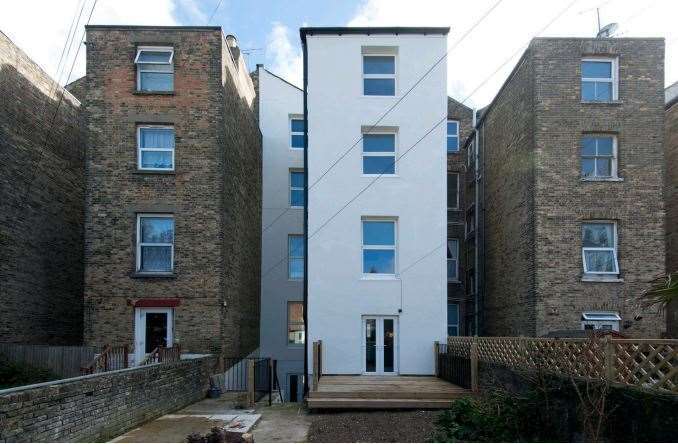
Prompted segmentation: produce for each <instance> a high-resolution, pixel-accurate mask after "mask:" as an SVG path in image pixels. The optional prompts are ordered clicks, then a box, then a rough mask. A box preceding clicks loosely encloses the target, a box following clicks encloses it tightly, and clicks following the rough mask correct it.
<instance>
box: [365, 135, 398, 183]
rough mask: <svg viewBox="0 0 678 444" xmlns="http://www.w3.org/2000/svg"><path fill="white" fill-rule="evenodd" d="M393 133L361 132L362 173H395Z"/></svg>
mask: <svg viewBox="0 0 678 444" xmlns="http://www.w3.org/2000/svg"><path fill="white" fill-rule="evenodd" d="M395 162H396V158H395V134H374V133H372V134H363V174H395Z"/></svg>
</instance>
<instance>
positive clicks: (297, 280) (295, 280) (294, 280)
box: [287, 278, 304, 282]
mask: <svg viewBox="0 0 678 444" xmlns="http://www.w3.org/2000/svg"><path fill="white" fill-rule="evenodd" d="M287 280H288V281H290V282H304V278H301V279H290V278H287Z"/></svg>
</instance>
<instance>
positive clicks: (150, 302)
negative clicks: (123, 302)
mask: <svg viewBox="0 0 678 444" xmlns="http://www.w3.org/2000/svg"><path fill="white" fill-rule="evenodd" d="M180 304H181V299H178V298H169V299H157V298H147V299H137V300H136V301H134V304H133V305H134V306H135V307H178V306H179V305H180Z"/></svg>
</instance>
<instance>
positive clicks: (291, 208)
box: [290, 206, 304, 210]
mask: <svg viewBox="0 0 678 444" xmlns="http://www.w3.org/2000/svg"><path fill="white" fill-rule="evenodd" d="M303 209H304V207H293V206H290V210H303Z"/></svg>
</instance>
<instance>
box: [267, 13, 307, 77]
mask: <svg viewBox="0 0 678 444" xmlns="http://www.w3.org/2000/svg"><path fill="white" fill-rule="evenodd" d="M266 59H267V60H271V62H272V64H271V68H270V70H271V71H272V72H273V73H275V74H276V75H279V76H280V77H282V78H284V79H285V80H287V81H289V82H291V83H293V84H295V85H297V86H299V87H301V86H302V81H303V71H304V67H303V60H302V54H301V49H300V48H299V45H298V44H293V43H292V40H291V39H290V30H289V28H288V27H287V26H285V25H283V24H282V23H279V22H274V23H273V28H272V29H271V32H270V33H269V34H268V37H267V38H266Z"/></svg>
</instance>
